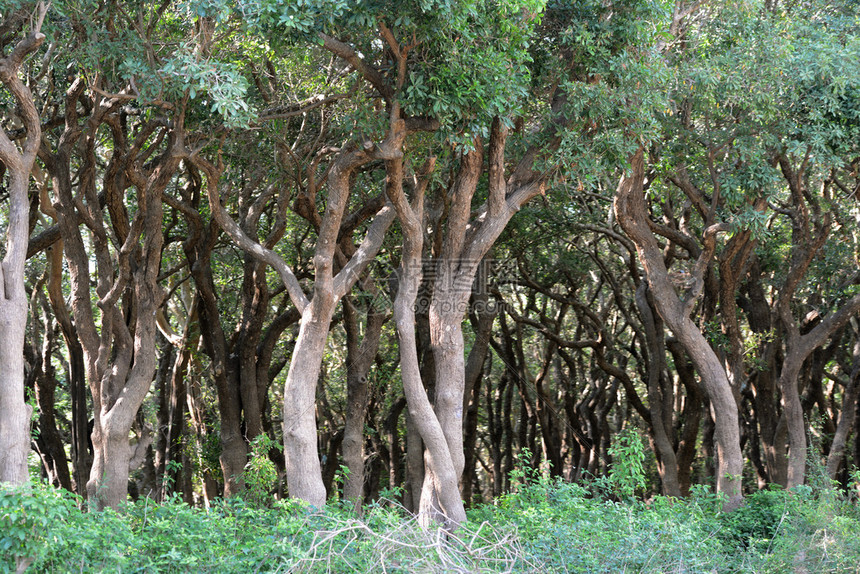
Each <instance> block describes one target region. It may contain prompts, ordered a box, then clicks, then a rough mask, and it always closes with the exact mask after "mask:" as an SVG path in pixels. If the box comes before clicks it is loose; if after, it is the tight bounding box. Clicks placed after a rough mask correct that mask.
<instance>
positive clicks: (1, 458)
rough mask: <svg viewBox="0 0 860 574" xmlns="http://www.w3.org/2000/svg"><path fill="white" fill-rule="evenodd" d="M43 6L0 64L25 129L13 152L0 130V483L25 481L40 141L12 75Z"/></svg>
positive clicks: (0, 79) (24, 93) (22, 89)
mask: <svg viewBox="0 0 860 574" xmlns="http://www.w3.org/2000/svg"><path fill="white" fill-rule="evenodd" d="M46 12H47V7H46V6H45V5H43V4H42V3H39V5H38V9H37V14H36V18H35V21H34V22H33V25H32V28H31V32H30V33H29V34H28V35H27V36H26V37H25V38H24V39H22V40H21V41H20V42H18V43H17V44H16V45H15V47H14V49H13V50H12V51H11V52H10V53H9V55H8V56H6V57H5V58H3V59H2V60H0V83H2V84H3V86H4V87H5V88H6V89H7V90H8V91H9V92H11V93H12V96H13V97H14V100H15V102H16V104H17V106H18V108H19V110H20V112H19V113H20V116H21V120H22V122H23V124H24V127H25V128H26V130H27V135H26V139H25V141H24V143H23V145H22V152H23V153H19V152H18V150H17V148H16V147H15V144H14V143H12V142H11V141H10V140H9V138H8V136H7V135H6V132H5V130H0V162H2V163H3V164H4V165H5V166H6V169H7V170H8V172H9V214H8V217H7V218H6V222H7V225H6V255H5V257H4V258H3V262H2V265H0V333H2V334H3V336H2V337H0V482H8V483H12V484H24V483H26V482H27V480H28V479H29V472H28V469H27V456H28V454H29V452H30V416H31V415H32V409H31V408H30V406H29V405H27V403H26V402H25V401H24V334H25V331H26V326H27V294H26V292H25V290H24V280H25V277H24V262H25V260H26V257H27V242H28V238H29V233H30V230H29V212H30V202H29V201H28V198H27V188H28V186H29V181H30V170H31V169H32V168H33V162H34V161H35V159H36V152H37V150H38V149H39V143H40V142H39V140H40V139H41V133H42V132H41V124H40V121H39V115H38V112H37V111H36V107H35V105H34V103H33V96H32V94H31V93H30V90H29V89H28V88H27V86H25V85H24V83H23V82H22V81H21V79H20V78H19V77H18V72H19V70H20V68H21V65H22V64H23V63H24V59H25V58H26V57H27V55H28V54H30V53H32V52H33V51H35V50H36V49H38V48H39V46H41V45H42V43H43V42H44V41H45V35H44V34H42V33H41V32H40V31H39V30H40V29H41V26H42V21H43V20H44V18H45V13H46Z"/></svg>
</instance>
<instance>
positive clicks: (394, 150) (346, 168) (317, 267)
mask: <svg viewBox="0 0 860 574" xmlns="http://www.w3.org/2000/svg"><path fill="white" fill-rule="evenodd" d="M404 137H405V128H401V129H400V130H397V131H396V132H395V131H393V130H392V131H391V132H389V134H388V135H387V137H386V139H385V141H383V142H382V143H380V144H374V143H373V142H370V141H366V142H364V145H363V147H362V149H360V150H358V149H354V148H350V147H347V148H345V149H344V150H342V151H341V153H339V154H338V155H337V156H336V157H335V159H334V160H333V164H332V166H331V168H330V170H329V172H328V180H327V183H328V192H329V193H328V197H327V202H326V210H325V215H324V216H323V218H322V222H321V224H320V227H319V236H318V239H317V245H316V248H315V250H314V257H313V264H314V271H315V274H316V276H315V278H314V286H313V296H312V298H311V299H310V300H309V299H308V298H307V296H306V295H305V293H304V291H303V290H302V288H301V285H300V284H299V282H298V279H297V278H296V276H295V274H294V273H293V271H292V269H290V267H289V266H288V265H287V263H286V262H285V261H284V260H283V258H281V257H280V255H278V254H277V253H275V252H274V251H272V250H271V249H269V248H267V247H264V246H263V245H260V244H259V243H258V242H257V241H255V240H253V239H251V238H250V237H249V236H248V235H247V233H245V231H244V230H243V229H242V228H241V227H239V225H238V224H237V223H236V222H235V221H234V220H233V219H232V218H231V217H230V215H229V214H228V213H227V212H226V210H225V209H224V206H223V205H222V204H221V199H220V194H219V190H218V185H219V181H220V177H221V172H222V170H223V165H217V166H216V165H214V164H212V163H211V162H208V161H207V160H205V159H204V158H202V157H200V156H198V155H193V156H192V157H191V159H192V160H193V161H194V162H195V163H196V165H197V166H198V167H199V168H200V169H201V170H202V171H204V172H205V173H206V180H207V181H206V192H207V196H208V199H209V205H210V208H211V209H212V215H213V217H214V218H215V220H216V221H217V222H218V225H219V226H220V227H221V228H222V229H223V230H224V231H225V232H226V233H227V235H229V236H230V238H231V239H232V240H233V241H234V242H236V243H237V245H238V246H239V247H240V248H242V249H243V250H245V251H246V252H247V253H249V254H250V255H251V256H253V257H254V258H256V259H257V260H258V261H261V262H265V263H267V264H269V265H271V266H272V267H274V269H275V270H276V271H277V272H278V274H279V275H280V277H281V280H282V281H283V283H284V286H285V287H286V289H287V292H288V293H289V295H290V299H291V300H292V301H293V304H294V305H295V306H296V308H297V309H298V310H299V312H300V313H301V317H302V318H301V322H300V326H299V336H298V338H297V340H296V346H295V348H294V349H293V354H292V359H291V361H290V368H289V371H288V372H287V379H286V382H285V383H284V407H283V414H284V426H283V436H284V458H285V463H286V475H287V487H288V489H289V494H290V496H291V497H293V498H298V499H301V500H304V501H305V502H308V503H310V504H311V505H313V506H316V507H322V506H324V505H325V501H326V489H325V483H324V481H323V477H322V468H321V466H320V459H319V450H318V445H317V426H316V408H315V406H316V405H315V399H316V388H317V383H318V380H317V379H318V377H319V373H320V369H321V367H322V360H323V354H324V352H325V341H326V338H327V337H328V330H329V326H330V324H331V319H332V315H333V314H334V309H335V307H336V305H337V303H338V301H339V300H340V299H341V298H342V297H343V296H344V295H346V294H347V292H348V291H349V290H350V289H351V288H352V286H353V285H354V284H355V282H356V281H357V280H358V277H359V276H360V274H361V273H362V272H363V271H364V269H365V268H366V267H367V265H368V264H369V263H370V261H371V260H372V259H373V258H374V257H375V256H376V253H377V252H378V251H379V249H380V247H381V246H382V240H383V238H384V236H385V232H386V231H387V229H388V227H389V226H390V225H391V223H392V221H393V220H394V210H393V209H392V208H391V207H390V206H384V207H383V208H382V209H380V210H379V211H378V212H377V214H376V217H375V218H374V219H373V222H372V223H371V225H370V227H369V228H368V230H367V233H366V235H365V238H364V240H363V241H362V244H361V246H360V247H359V248H358V249H357V250H356V252H355V255H354V256H353V257H352V258H351V259H350V260H349V262H348V263H346V265H344V266H343V268H342V269H341V270H340V271H339V272H338V273H337V274H336V275H335V273H334V262H335V255H336V251H337V246H338V241H337V240H338V235H339V232H340V227H341V222H342V220H343V215H344V211H345V209H346V205H347V201H348V199H349V193H350V189H351V180H352V179H353V178H352V175H353V173H354V172H355V170H356V169H357V168H358V167H360V166H362V165H364V164H367V163H369V162H370V161H373V160H380V159H389V158H392V157H399V156H400V155H401V154H402V151H401V147H402V143H403V139H404Z"/></svg>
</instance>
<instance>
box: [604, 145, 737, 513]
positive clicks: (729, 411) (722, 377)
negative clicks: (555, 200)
mask: <svg viewBox="0 0 860 574" xmlns="http://www.w3.org/2000/svg"><path fill="white" fill-rule="evenodd" d="M644 181H645V160H644V150H643V149H642V148H640V149H639V151H637V152H636V154H635V155H634V156H633V158H632V175H629V176H628V175H625V176H624V177H622V178H621V182H620V183H619V184H618V189H617V191H616V195H615V213H616V216H617V218H618V223H619V224H620V225H621V227H622V228H623V229H624V231H625V233H627V235H628V236H629V237H630V239H632V240H633V242H634V243H635V244H636V251H637V253H638V255H639V260H640V261H641V263H642V265H643V267H644V268H645V275H646V278H647V280H648V285H649V287H650V289H651V291H652V293H653V294H654V302H655V304H656V306H657V311H658V312H659V313H660V315H661V317H663V320H664V321H665V323H666V324H667V325H668V326H669V328H670V329H672V332H673V333H675V336H676V337H677V338H678V341H679V342H680V343H681V345H683V346H684V348H685V349H686V351H687V354H688V355H689V357H690V359H691V360H692V361H693V364H694V365H695V366H696V370H697V371H698V372H699V376H700V377H701V378H702V383H703V385H704V387H705V390H706V392H707V394H708V398H709V399H710V402H711V408H712V410H713V415H714V422H715V425H716V428H715V436H716V443H717V444H716V447H717V490H718V491H719V492H721V493H724V494H725V495H726V496H727V497H728V498H727V500H726V503H725V508H726V509H734V508H737V507H738V506H739V505H740V504H741V503H742V501H743V494H742V492H741V478H742V473H743V454H742V452H741V447H740V426H739V420H738V407H737V402H736V401H735V397H734V393H733V392H732V388H731V384H730V383H729V379H728V376H727V374H726V371H725V368H724V367H723V365H722V362H721V361H720V359H719V358H718V357H717V355H716V353H714V350H713V349H712V348H711V346H710V344H708V341H707V339H706V338H705V336H704V335H703V334H702V332H701V331H700V330H699V328H698V327H697V326H696V324H695V323H694V322H693V321H692V319H690V311H691V308H692V304H693V303H694V302H695V300H696V299H697V298H698V296H699V294H700V293H701V287H702V285H703V280H702V275H703V274H704V271H705V268H706V266H707V265H708V263H709V260H710V258H711V257H712V256H713V252H714V247H715V241H716V240H715V235H716V233H717V232H719V231H722V229H721V228H720V227H718V226H712V227H710V228H708V229H707V230H706V231H705V249H704V250H703V252H702V255H701V256H700V257H699V260H698V261H697V263H696V269H695V271H694V277H695V278H696V284H695V286H694V287H693V291H691V292H690V293H688V295H687V298H686V300H685V301H682V300H681V298H680V297H679V296H678V294H677V293H676V291H675V287H674V285H673V284H672V282H671V280H670V279H669V272H668V270H667V269H666V265H665V262H664V259H663V253H662V251H661V250H660V247H659V245H658V244H657V241H656V240H655V239H654V236H653V234H652V233H651V230H650V228H649V226H648V217H649V216H648V210H647V207H646V205H645V195H644V191H643V184H644Z"/></svg>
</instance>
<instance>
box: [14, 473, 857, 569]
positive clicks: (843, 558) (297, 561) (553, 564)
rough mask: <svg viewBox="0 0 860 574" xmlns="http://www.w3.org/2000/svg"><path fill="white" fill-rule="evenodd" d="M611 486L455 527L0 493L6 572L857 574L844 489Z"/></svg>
mask: <svg viewBox="0 0 860 574" xmlns="http://www.w3.org/2000/svg"><path fill="white" fill-rule="evenodd" d="M605 486H606V485H603V487H605ZM601 488H602V486H601V484H600V483H599V482H597V483H596V484H592V485H591V486H590V487H589V488H585V487H582V486H579V485H576V484H569V483H560V482H551V481H549V480H546V479H538V480H536V481H534V482H532V483H531V484H529V485H525V486H520V487H519V488H518V489H517V492H515V493H513V494H508V495H505V496H503V497H502V498H500V499H498V500H497V501H495V503H494V504H492V505H483V506H480V507H477V508H475V509H473V510H471V511H470V512H469V520H468V522H467V523H466V524H465V525H463V526H462V527H461V528H460V529H458V530H457V531H456V532H454V533H446V532H444V531H443V530H442V529H422V528H420V527H419V526H418V524H417V523H416V521H415V519H414V518H412V517H410V516H409V515H408V513H406V512H405V511H404V510H403V509H402V507H400V506H399V505H397V504H395V503H388V502H386V501H385V500H383V501H382V502H381V503H379V504H374V505H372V506H370V507H367V508H366V509H365V511H364V515H363V516H362V517H361V518H358V517H357V516H356V515H355V514H354V513H353V512H352V511H351V510H348V509H347V505H345V504H339V503H337V502H335V503H332V504H330V505H329V506H328V507H327V508H326V510H325V511H324V512H315V511H311V510H310V509H307V508H305V507H303V506H301V505H300V504H298V503H296V502H294V501H273V500H268V501H263V503H261V501H259V500H257V501H247V500H241V499H238V500H231V501H226V502H220V501H219V502H218V503H217V504H214V505H213V506H212V507H210V508H209V509H199V508H193V507H189V506H188V505H186V504H184V503H182V502H181V501H178V500H173V501H169V502H167V503H164V504H156V503H154V502H153V501H152V500H147V499H142V500H139V501H137V502H135V503H130V504H129V505H128V506H127V507H126V508H124V509H123V510H122V511H121V512H114V511H106V512H101V513H86V512H81V511H80V510H79V509H78V507H77V506H76V504H75V500H74V499H73V498H72V497H70V496H68V495H64V494H60V493H59V492H58V491H57V490H55V489H52V488H49V487H36V488H34V489H32V491H31V493H30V494H29V495H26V496H25V495H22V494H21V493H20V491H10V490H4V491H0V571H9V572H14V571H15V570H16V567H18V568H22V567H25V566H28V569H27V571H29V572H238V573H242V574H249V573H251V572H367V573H377V572H404V573H406V572H409V573H412V572H469V573H478V572H582V573H586V572H587V573H591V572H595V573H596V572H606V573H614V572H708V573H721V572H773V573H784V572H794V573H813V572H820V573H825V572H826V573H834V572H860V505H858V502H857V500H856V497H851V496H847V495H846V494H845V493H844V492H840V491H838V490H835V489H831V488H813V487H802V488H799V489H795V490H793V491H789V492H785V491H781V490H764V491H760V492H757V493H755V494H752V495H750V496H748V497H747V499H746V505H745V506H743V507H742V508H741V509H739V510H736V511H734V512H731V513H724V512H722V511H721V510H720V499H719V497H717V496H715V495H713V494H711V493H710V491H709V489H707V488H705V487H699V488H696V489H695V492H694V493H693V495H692V496H691V497H690V498H688V499H685V500H677V499H669V498H665V497H654V498H651V499H650V500H648V501H647V502H642V501H640V500H637V499H634V498H630V499H628V500H627V501H619V500H617V498H616V497H615V496H613V495H612V493H610V492H607V491H605V490H603V492H601V491H600V490H601ZM613 499H614V500H613Z"/></svg>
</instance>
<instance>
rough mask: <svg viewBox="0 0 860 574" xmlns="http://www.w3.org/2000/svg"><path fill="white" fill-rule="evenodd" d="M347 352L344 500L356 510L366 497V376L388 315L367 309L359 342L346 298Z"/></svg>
mask: <svg viewBox="0 0 860 574" xmlns="http://www.w3.org/2000/svg"><path fill="white" fill-rule="evenodd" d="M343 311H344V313H343V314H344V328H345V329H346V337H347V352H346V363H347V365H346V386H347V399H346V424H345V428H344V436H343V461H344V464H345V465H346V467H347V469H349V474H348V475H347V477H346V480H345V481H344V485H343V498H344V500H348V501H352V503H353V506H354V508H355V510H356V511H358V510H359V509H360V508H361V502H362V499H363V498H364V420H365V417H366V415H367V396H368V392H367V375H368V373H369V372H370V367H371V366H373V362H374V360H375V359H376V352H377V350H378V349H379V339H380V337H381V336H382V326H383V324H384V322H385V319H386V313H385V312H383V310H382V309H377V308H375V307H374V305H373V303H372V302H371V303H370V306H369V307H368V310H367V327H366V330H365V335H364V338H363V339H361V342H360V343H359V328H358V317H357V316H356V315H357V312H356V309H355V307H354V306H353V304H352V301H350V300H349V299H348V298H344V299H343Z"/></svg>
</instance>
